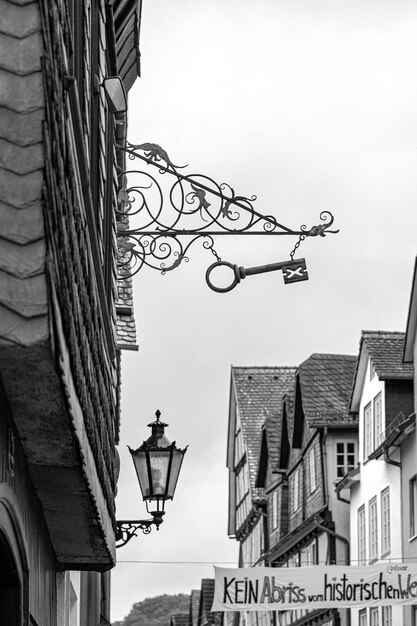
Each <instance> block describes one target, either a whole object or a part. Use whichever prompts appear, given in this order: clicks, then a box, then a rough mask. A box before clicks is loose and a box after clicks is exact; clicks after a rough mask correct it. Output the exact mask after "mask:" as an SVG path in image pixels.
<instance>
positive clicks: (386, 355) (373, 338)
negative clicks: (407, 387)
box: [361, 330, 414, 380]
mask: <svg viewBox="0 0 417 626" xmlns="http://www.w3.org/2000/svg"><path fill="white" fill-rule="evenodd" d="M404 339H405V333H400V332H392V331H391V332H389V331H383V330H379V331H370V330H364V331H362V338H361V348H362V345H365V346H366V347H367V348H368V351H369V355H370V357H371V359H372V363H373V365H374V367H375V371H376V373H377V375H378V378H380V379H381V380H389V379H392V378H402V379H412V378H413V376H414V367H413V365H412V363H403V350H404Z"/></svg>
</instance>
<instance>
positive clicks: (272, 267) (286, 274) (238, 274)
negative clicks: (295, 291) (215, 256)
mask: <svg viewBox="0 0 417 626" xmlns="http://www.w3.org/2000/svg"><path fill="white" fill-rule="evenodd" d="M219 267H229V268H230V269H232V270H233V280H232V282H231V283H230V285H227V287H216V285H213V283H212V282H211V280H210V275H211V273H212V272H213V270H215V269H217V268H219ZM276 270H282V276H283V278H284V283H285V284H286V285H288V284H290V283H297V282H299V281H300V280H308V273H307V265H306V260H305V259H290V260H289V261H280V262H279V263H270V264H269V265H259V266H258V267H238V266H237V265H234V264H233V263H228V262H227V261H217V262H216V263H213V264H212V265H210V267H209V268H208V270H207V272H206V283H207V284H208V286H209V287H210V289H212V290H213V291H217V292H218V293H226V292H227V291H231V290H232V289H234V288H235V287H236V285H238V284H239V283H240V281H241V280H243V279H244V278H246V276H252V275H254V274H264V273H265V272H275V271H276Z"/></svg>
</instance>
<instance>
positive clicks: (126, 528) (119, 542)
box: [116, 519, 160, 548]
mask: <svg viewBox="0 0 417 626" xmlns="http://www.w3.org/2000/svg"><path fill="white" fill-rule="evenodd" d="M159 524H160V523H157V522H155V520H154V519H149V520H118V521H117V522H116V527H117V531H116V548H121V547H122V546H125V545H126V544H127V542H128V541H130V540H131V539H132V537H137V533H138V531H139V530H141V531H142V532H143V534H144V535H149V533H150V532H151V530H152V526H156V529H157V530H159Z"/></svg>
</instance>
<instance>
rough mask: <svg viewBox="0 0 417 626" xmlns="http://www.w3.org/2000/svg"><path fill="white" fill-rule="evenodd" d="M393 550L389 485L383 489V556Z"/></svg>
mask: <svg viewBox="0 0 417 626" xmlns="http://www.w3.org/2000/svg"><path fill="white" fill-rule="evenodd" d="M390 552H391V494H390V488H389V486H388V487H386V488H385V489H383V490H382V491H381V557H384V556H387V555H388V554H390Z"/></svg>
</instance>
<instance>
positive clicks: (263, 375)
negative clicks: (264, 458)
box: [232, 367, 297, 498]
mask: <svg viewBox="0 0 417 626" xmlns="http://www.w3.org/2000/svg"><path fill="white" fill-rule="evenodd" d="M296 371H297V370H296V368H295V367H232V375H233V380H234V385H235V390H236V401H237V404H238V408H239V415H240V419H241V425H242V433H243V438H244V441H245V444H246V450H247V454H248V465H249V476H250V484H251V491H252V496H253V497H254V498H261V497H263V495H264V490H263V489H260V488H255V483H256V477H257V470H258V461H259V453H260V446H261V431H262V425H263V423H264V422H265V420H268V424H267V426H266V427H267V429H268V433H269V435H268V436H269V437H273V438H274V437H277V433H275V434H273V431H274V429H275V430H276V428H275V427H276V424H277V419H278V418H277V416H278V415H281V406H282V399H283V396H284V395H285V394H287V393H290V392H291V390H292V389H293V387H294V381H295V373H296ZM270 441H272V440H271V439H270Z"/></svg>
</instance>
